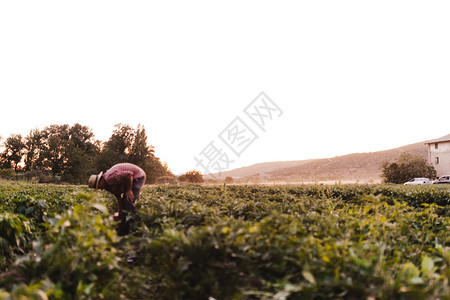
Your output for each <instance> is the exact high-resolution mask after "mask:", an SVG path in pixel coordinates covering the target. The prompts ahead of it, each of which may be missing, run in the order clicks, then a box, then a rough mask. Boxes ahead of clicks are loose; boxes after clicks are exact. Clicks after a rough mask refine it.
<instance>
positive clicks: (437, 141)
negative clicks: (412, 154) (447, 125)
mask: <svg viewBox="0 0 450 300" xmlns="http://www.w3.org/2000/svg"><path fill="white" fill-rule="evenodd" d="M448 141H450V134H447V135H444V136H443V137H440V138H438V139H434V140H429V141H426V142H425V144H435V143H442V142H448Z"/></svg>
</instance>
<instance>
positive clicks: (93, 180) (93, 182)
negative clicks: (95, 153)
mask: <svg viewBox="0 0 450 300" xmlns="http://www.w3.org/2000/svg"><path fill="white" fill-rule="evenodd" d="M102 175H103V172H100V174H98V175H91V177H89V183H88V186H89V187H90V188H95V189H98V182H99V181H100V178H102Z"/></svg>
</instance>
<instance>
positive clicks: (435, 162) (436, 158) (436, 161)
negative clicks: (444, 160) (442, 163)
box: [434, 157, 439, 165]
mask: <svg viewBox="0 0 450 300" xmlns="http://www.w3.org/2000/svg"><path fill="white" fill-rule="evenodd" d="M434 164H435V165H438V164H439V157H435V158H434Z"/></svg>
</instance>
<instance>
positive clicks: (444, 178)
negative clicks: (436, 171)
mask: <svg viewBox="0 0 450 300" xmlns="http://www.w3.org/2000/svg"><path fill="white" fill-rule="evenodd" d="M441 183H450V175H444V176H441V177H439V179H438V180H435V181H433V184H441Z"/></svg>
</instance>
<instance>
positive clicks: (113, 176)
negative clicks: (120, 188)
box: [103, 163, 145, 184]
mask: <svg viewBox="0 0 450 300" xmlns="http://www.w3.org/2000/svg"><path fill="white" fill-rule="evenodd" d="M125 175H132V176H133V179H138V178H142V177H144V176H145V172H144V170H142V169H141V168H140V167H138V166H136V165H133V164H130V163H120V164H117V165H114V166H112V167H111V168H110V169H109V170H108V171H106V172H105V173H104V174H103V178H105V181H106V183H107V184H113V183H114V182H117V181H119V180H120V178H122V177H124V176H125Z"/></svg>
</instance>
